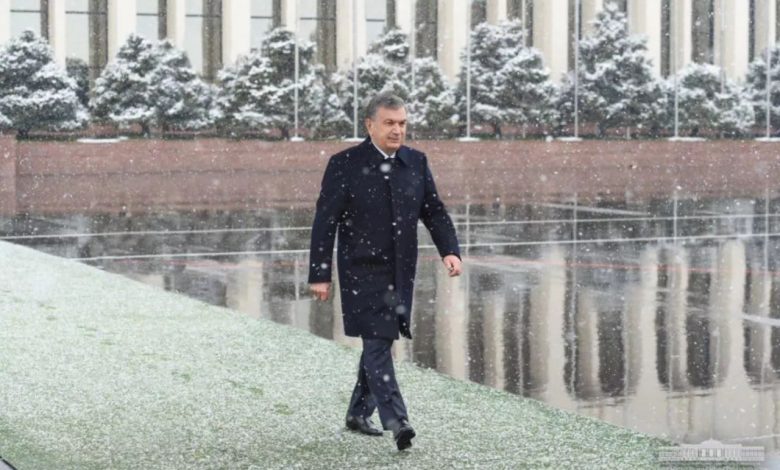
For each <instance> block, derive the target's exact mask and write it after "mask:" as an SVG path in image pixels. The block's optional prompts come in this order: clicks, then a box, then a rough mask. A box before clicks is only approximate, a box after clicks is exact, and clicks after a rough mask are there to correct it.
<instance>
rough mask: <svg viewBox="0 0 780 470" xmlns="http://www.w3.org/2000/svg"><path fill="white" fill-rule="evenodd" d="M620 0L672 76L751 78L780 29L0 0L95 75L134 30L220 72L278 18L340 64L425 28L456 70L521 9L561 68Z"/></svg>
mask: <svg viewBox="0 0 780 470" xmlns="http://www.w3.org/2000/svg"><path fill="white" fill-rule="evenodd" d="M610 2H611V3H613V4H615V5H616V6H617V7H618V8H619V9H621V10H623V11H624V12H625V13H626V15H627V18H628V22H629V29H630V31H631V32H632V33H635V34H641V35H643V36H645V37H646V39H647V47H648V52H647V53H648V55H649V57H650V59H651V60H652V62H653V65H654V67H655V69H656V71H657V73H659V74H660V75H663V76H666V75H669V74H671V73H673V72H674V71H675V70H679V69H680V68H682V67H684V66H685V65H686V64H687V63H689V62H693V61H695V62H706V63H713V64H716V65H720V66H722V67H723V68H724V70H725V71H726V74H727V75H728V76H729V77H731V78H733V79H737V80H740V79H742V77H744V75H745V73H746V71H747V68H748V63H749V62H750V61H751V60H752V59H753V58H754V57H755V56H756V55H758V54H761V53H762V52H763V51H764V50H765V49H766V47H767V45H768V44H774V43H775V42H776V41H777V40H778V32H779V31H780V28H778V15H777V11H778V4H780V0H0V44H2V43H4V42H6V41H7V40H8V39H9V38H11V37H14V36H17V35H18V34H19V33H21V32H22V31H23V30H25V29H32V30H33V31H35V32H36V33H38V34H40V35H42V36H44V37H46V38H47V39H48V40H49V42H50V44H51V46H52V48H53V50H54V54H55V57H56V60H57V62H59V63H60V64H63V65H64V64H65V63H66V61H67V59H68V58H76V59H81V60H82V61H84V62H85V63H87V64H88V66H89V69H90V73H91V76H92V77H93V78H94V77H95V76H97V74H99V73H100V70H101V69H102V68H103V67H104V66H105V64H106V63H107V62H108V61H109V60H110V58H111V57H113V56H114V54H116V52H117V50H118V48H119V47H120V45H121V44H122V43H123V41H124V40H125V38H126V37H127V36H128V35H129V34H131V33H137V34H140V35H142V36H145V37H147V38H150V39H158V38H168V39H170V40H171V41H172V42H173V43H174V44H175V45H176V46H177V47H179V48H181V49H183V50H185V51H186V52H187V54H188V56H189V58H190V60H191V62H192V65H193V67H194V68H195V69H196V71H197V72H198V73H200V74H201V75H202V76H203V77H205V78H206V79H209V80H210V79H213V78H214V77H215V76H216V72H217V71H218V70H219V69H220V68H221V67H222V66H223V65H226V64H230V63H232V62H233V61H235V59H236V57H238V56H239V55H240V54H244V53H247V52H249V51H250V50H251V49H252V48H255V47H257V46H259V45H260V43H261V41H262V38H263V36H264V35H265V34H266V33H267V32H268V31H270V30H271V29H272V28H274V27H277V26H284V27H286V28H288V29H291V30H294V31H297V32H298V34H299V36H301V37H303V38H306V39H309V40H311V41H313V42H315V43H316V45H317V60H318V61H319V62H321V63H322V64H324V65H325V66H326V67H327V68H328V69H329V70H331V71H335V70H339V69H341V70H344V69H348V68H351V67H352V63H353V61H354V59H355V58H359V57H361V56H362V55H364V54H365V53H366V51H367V49H368V48H369V46H370V44H371V43H372V42H373V41H374V40H376V39H377V38H378V37H379V36H380V35H381V34H382V33H383V31H385V30H386V29H387V28H388V27H398V28H400V29H401V30H403V31H405V32H407V33H409V32H411V31H412V30H414V31H415V34H414V37H413V38H410V42H411V43H412V44H413V50H414V51H415V54H416V55H417V56H433V57H435V58H436V59H437V60H438V61H439V63H440V64H441V66H442V68H443V70H444V72H445V74H446V75H447V76H448V77H449V78H450V79H452V80H455V79H456V77H457V74H458V70H459V69H460V66H461V52H462V51H463V49H464V48H465V47H466V44H467V42H468V34H467V32H468V31H469V29H470V27H471V26H474V25H475V24H478V23H480V22H482V21H488V22H490V23H499V22H501V21H504V20H507V19H517V20H519V21H521V22H522V23H523V24H524V26H525V28H526V32H527V34H526V38H525V40H526V42H527V44H528V45H530V46H533V47H536V48H537V49H539V50H540V51H541V52H542V54H543V55H544V59H545V61H546V64H547V66H548V67H549V69H550V72H551V77H552V78H553V79H555V80H560V79H561V77H562V76H563V75H564V74H565V73H566V72H567V71H569V70H571V69H572V68H573V66H574V53H573V51H574V47H575V46H574V45H575V41H576V35H575V29H576V25H578V24H579V30H580V34H582V35H587V34H588V33H589V31H590V30H591V28H592V23H591V22H592V20H593V19H594V18H595V16H596V14H597V13H598V12H599V11H600V10H601V9H602V8H604V5H605V3H610ZM577 12H579V18H577ZM577 20H579V21H577Z"/></svg>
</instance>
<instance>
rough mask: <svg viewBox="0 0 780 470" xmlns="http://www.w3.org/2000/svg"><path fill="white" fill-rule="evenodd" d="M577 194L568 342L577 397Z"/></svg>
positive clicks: (570, 385) (572, 389)
mask: <svg viewBox="0 0 780 470" xmlns="http://www.w3.org/2000/svg"><path fill="white" fill-rule="evenodd" d="M577 203H578V198H577V193H576V192H575V193H574V206H573V208H572V216H571V217H572V231H571V237H572V245H571V267H570V269H571V295H570V296H569V328H571V335H569V339H568V341H570V342H571V377H570V378H569V388H570V389H571V392H572V395H574V396H576V390H577V389H576V387H577V353H578V351H577V338H576V335H577V322H576V320H577V318H576V312H577Z"/></svg>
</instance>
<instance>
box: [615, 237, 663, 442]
mask: <svg viewBox="0 0 780 470" xmlns="http://www.w3.org/2000/svg"><path fill="white" fill-rule="evenodd" d="M639 269H640V270H641V271H640V275H639V276H640V279H639V284H638V285H635V286H631V287H629V289H628V290H627V293H628V296H627V297H626V299H627V305H626V315H625V317H624V318H625V326H624V328H625V331H626V332H625V333H624V334H623V338H625V342H626V344H625V351H626V362H625V364H626V394H627V395H628V396H630V397H631V398H630V400H629V401H628V403H627V404H626V407H625V415H624V421H623V423H624V424H625V425H626V426H628V427H630V428H632V429H640V428H641V429H642V431H643V432H651V433H658V434H661V433H663V431H664V428H665V426H666V423H665V421H664V419H663V418H664V417H665V416H666V413H665V411H666V404H667V397H666V394H665V393H664V392H663V389H662V387H661V383H660V382H659V381H658V374H657V368H656V356H657V354H656V351H657V347H658V335H657V333H656V326H655V316H656V310H657V301H656V299H657V297H658V249H657V248H648V249H646V250H644V251H643V252H642V253H641V254H640V256H639Z"/></svg>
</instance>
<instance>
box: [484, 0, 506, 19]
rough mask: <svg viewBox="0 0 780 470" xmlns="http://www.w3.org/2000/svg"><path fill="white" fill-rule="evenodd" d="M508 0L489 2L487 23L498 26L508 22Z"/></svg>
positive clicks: (490, 0)
mask: <svg viewBox="0 0 780 470" xmlns="http://www.w3.org/2000/svg"><path fill="white" fill-rule="evenodd" d="M506 1H507V0H487V21H488V23H490V24H498V23H500V22H502V21H506V19H507V15H506Z"/></svg>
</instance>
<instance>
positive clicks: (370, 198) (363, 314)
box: [309, 92, 461, 450]
mask: <svg viewBox="0 0 780 470" xmlns="http://www.w3.org/2000/svg"><path fill="white" fill-rule="evenodd" d="M406 119H407V118H406V108H405V104H404V102H403V100H402V99H401V98H399V97H398V96H395V95H393V94H392V93H387V92H386V93H380V94H378V95H376V96H375V97H374V98H373V99H372V100H371V101H370V102H369V104H368V106H367V108H366V120H365V124H366V130H367V131H368V135H369V137H368V138H367V139H366V140H365V141H363V142H362V143H361V144H359V145H357V146H355V147H351V148H348V149H346V150H344V151H342V152H339V153H337V154H336V155H333V156H332V157H331V158H330V161H329V162H328V165H327V168H326V169H325V175H324V177H323V179H322V189H321V191H320V195H319V199H318V200H317V212H316V215H315V217H314V224H313V227H312V233H311V251H310V254H309V259H310V266H309V284H310V289H311V291H312V293H313V294H314V296H315V297H316V298H318V299H319V300H323V301H325V300H328V297H329V292H330V285H331V274H332V271H331V267H332V258H333V245H334V240H335V237H336V233H337V232H338V240H339V242H338V276H339V285H340V289H341V291H340V293H341V307H342V312H343V314H344V332H345V334H346V335H347V336H358V337H360V338H361V339H362V342H363V353H362V355H361V356H360V363H359V365H358V379H357V383H356V384H355V389H354V391H353V392H352V399H351V400H350V404H349V409H348V410H347V417H346V425H347V428H349V429H350V430H353V431H356V432H360V433H363V434H367V435H372V436H379V435H382V431H381V430H379V429H377V428H375V427H374V425H373V423H372V422H371V420H370V417H371V415H372V414H373V413H374V409H375V408H378V409H379V418H380V420H381V422H382V426H383V428H384V429H388V430H392V431H393V437H394V439H395V442H396V446H397V447H398V450H403V449H406V448H408V447H411V445H412V438H413V437H414V436H415V432H414V429H412V426H411V425H410V424H409V417H408V416H407V413H406V405H405V404H404V401H403V398H402V397H401V391H400V390H399V388H398V384H397V382H396V379H395V371H394V369H393V359H392V356H391V353H390V351H391V349H390V348H391V346H392V344H393V341H394V340H396V339H398V338H399V333H400V334H401V335H403V336H405V337H407V338H410V339H411V337H412V334H411V314H412V293H413V290H414V277H415V269H416V265H417V221H418V220H420V219H422V221H423V223H424V224H425V226H426V228H427V229H428V231H429V232H430V234H431V238H432V239H433V242H434V243H435V245H436V248H437V250H438V252H439V255H440V256H441V258H442V262H443V263H444V265H445V267H446V268H447V270H448V272H449V275H450V276H458V275H460V273H461V259H460V250H459V248H458V239H457V237H456V235H455V228H454V226H453V224H452V220H451V219H450V217H449V215H448V214H447V211H446V210H445V207H444V204H443V203H442V201H441V199H439V195H438V193H437V191H436V185H435V184H434V181H433V176H432V175H431V171H430V169H429V168H428V162H427V159H426V157H425V155H424V154H423V153H421V152H419V151H417V150H414V149H411V148H409V147H406V146H404V140H405V138H406V122H407V120H406Z"/></svg>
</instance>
